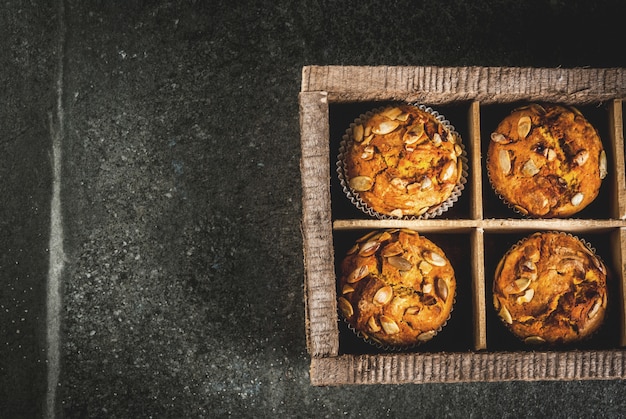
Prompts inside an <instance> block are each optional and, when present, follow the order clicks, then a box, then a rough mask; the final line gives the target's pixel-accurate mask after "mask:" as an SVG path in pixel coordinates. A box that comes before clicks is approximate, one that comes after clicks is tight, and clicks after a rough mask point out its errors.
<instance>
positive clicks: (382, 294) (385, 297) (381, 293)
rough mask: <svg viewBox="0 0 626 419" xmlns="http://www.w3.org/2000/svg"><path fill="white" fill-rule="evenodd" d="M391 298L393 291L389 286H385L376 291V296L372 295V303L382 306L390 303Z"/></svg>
mask: <svg viewBox="0 0 626 419" xmlns="http://www.w3.org/2000/svg"><path fill="white" fill-rule="evenodd" d="M392 297H393V289H392V288H391V286H389V285H385V286H383V287H381V288H379V289H378V291H376V294H374V302H375V303H378V304H380V305H383V306H384V305H385V304H387V303H389V301H391V298H392Z"/></svg>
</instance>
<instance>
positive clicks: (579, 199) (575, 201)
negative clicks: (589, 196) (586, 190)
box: [571, 192, 585, 207]
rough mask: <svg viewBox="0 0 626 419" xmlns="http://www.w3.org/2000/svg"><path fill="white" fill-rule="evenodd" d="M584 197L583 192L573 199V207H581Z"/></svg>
mask: <svg viewBox="0 0 626 419" xmlns="http://www.w3.org/2000/svg"><path fill="white" fill-rule="evenodd" d="M584 197H585V196H584V195H583V193H582V192H578V193H577V194H576V195H574V196H573V197H572V200H571V203H572V205H573V206H575V207H577V206H579V205H580V204H581V203H582V202H583V198H584Z"/></svg>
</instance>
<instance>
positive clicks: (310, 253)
mask: <svg viewBox="0 0 626 419" xmlns="http://www.w3.org/2000/svg"><path fill="white" fill-rule="evenodd" d="M300 135H301V148H302V157H301V161H300V172H301V176H302V234H303V245H304V249H303V252H304V268H305V272H306V280H305V293H306V304H305V310H306V317H305V318H306V325H307V347H308V349H309V352H310V353H311V355H313V356H328V355H336V354H337V352H338V348H339V332H338V329H337V319H336V313H337V303H336V293H335V270H334V262H333V254H334V251H333V241H332V224H331V215H330V169H329V167H330V156H329V153H330V151H329V137H330V134H329V125H328V100H327V97H326V94H324V93H320V92H314V93H301V94H300Z"/></svg>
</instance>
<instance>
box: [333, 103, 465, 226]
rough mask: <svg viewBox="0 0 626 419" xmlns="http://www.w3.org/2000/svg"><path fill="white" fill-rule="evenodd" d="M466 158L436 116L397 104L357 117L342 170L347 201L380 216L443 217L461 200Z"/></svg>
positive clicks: (346, 138) (344, 148) (349, 132)
mask: <svg viewBox="0 0 626 419" xmlns="http://www.w3.org/2000/svg"><path fill="white" fill-rule="evenodd" d="M466 168H467V158H466V157H465V151H464V148H463V144H462V142H461V137H460V135H459V134H458V133H457V132H456V131H455V130H454V127H452V126H451V125H450V124H449V122H448V121H446V120H445V119H444V118H443V117H442V116H440V115H439V114H438V113H437V112H435V111H432V109H430V108H426V107H424V106H422V105H420V106H415V105H410V104H397V105H393V106H388V107H385V108H380V109H376V110H374V111H370V112H368V113H366V114H365V115H362V116H361V117H360V118H358V119H357V120H356V121H355V122H354V123H353V124H352V125H351V127H350V128H349V129H348V130H347V131H346V135H344V138H343V141H342V145H341V148H340V155H339V163H338V172H339V178H340V181H341V183H342V186H343V189H344V191H345V192H346V194H347V196H348V198H350V199H351V200H352V202H353V203H355V205H356V206H357V207H358V208H360V209H361V210H363V211H364V212H366V213H368V214H370V215H372V216H375V217H378V218H385V217H387V218H403V217H405V218H406V217H421V218H428V217H433V216H436V215H440V214H441V213H442V212H443V211H445V210H447V209H448V208H449V207H450V206H451V205H452V203H453V202H454V201H456V199H457V198H458V196H459V195H460V193H461V190H462V189H463V184H464V183H465V176H464V174H463V172H464V170H465V171H466V170H467V169H466Z"/></svg>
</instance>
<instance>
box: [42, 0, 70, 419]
mask: <svg viewBox="0 0 626 419" xmlns="http://www.w3.org/2000/svg"><path fill="white" fill-rule="evenodd" d="M64 1H65V0H59V5H58V11H57V12H58V17H57V19H58V25H59V26H58V30H59V34H58V46H57V54H58V56H57V57H58V58H57V70H56V95H57V96H56V106H55V114H54V115H51V117H50V132H51V135H52V201H51V204H50V243H49V249H50V254H49V258H50V259H49V262H48V263H49V266H48V290H47V299H46V301H47V312H46V322H47V325H46V326H47V364H48V383H47V384H48V391H47V397H46V418H50V419H52V418H54V417H56V411H57V407H56V400H57V389H58V386H59V375H60V359H61V353H60V333H61V286H60V285H61V276H62V273H63V267H64V264H65V254H64V250H63V220H62V213H61V162H62V159H61V148H62V140H63V132H64V111H63V75H64V59H65V31H66V27H65V4H64Z"/></svg>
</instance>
